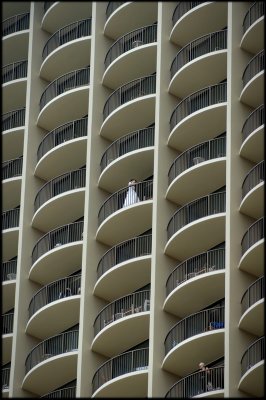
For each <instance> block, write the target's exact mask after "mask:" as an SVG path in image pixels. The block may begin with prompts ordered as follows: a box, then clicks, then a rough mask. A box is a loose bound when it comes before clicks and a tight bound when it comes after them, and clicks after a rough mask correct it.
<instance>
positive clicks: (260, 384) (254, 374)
mask: <svg viewBox="0 0 266 400" xmlns="http://www.w3.org/2000/svg"><path fill="white" fill-rule="evenodd" d="M264 358H265V338H264V336H262V337H261V338H259V339H258V340H256V341H255V342H254V343H252V344H251V345H250V346H249V347H248V349H247V350H246V351H245V353H244V355H243V357H242V359H241V374H242V377H241V379H240V382H239V385H238V389H239V390H241V391H243V392H245V393H248V394H249V395H251V396H255V397H263V396H264Z"/></svg>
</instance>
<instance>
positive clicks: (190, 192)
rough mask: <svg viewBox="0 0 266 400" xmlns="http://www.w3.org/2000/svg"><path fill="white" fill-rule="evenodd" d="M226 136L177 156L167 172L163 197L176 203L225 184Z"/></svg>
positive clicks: (183, 201) (198, 145)
mask: <svg viewBox="0 0 266 400" xmlns="http://www.w3.org/2000/svg"><path fill="white" fill-rule="evenodd" d="M225 167H226V137H225V136H224V137H220V138H215V139H211V140H208V141H206V142H203V143H200V144H197V145H196V146H193V147H191V148H190V149H188V150H187V151H184V152H183V153H182V154H180V155H179V156H178V157H177V158H176V159H175V160H174V162H173V163H172V165H171V167H170V169H169V172H168V183H169V186H168V189H167V192H166V198H167V199H168V200H171V201H172V202H174V203H176V204H185V203H187V202H188V201H190V200H191V199H194V198H197V197H199V196H203V195H206V194H208V193H210V192H213V191H214V190H216V189H218V188H219V187H222V186H224V185H225Z"/></svg>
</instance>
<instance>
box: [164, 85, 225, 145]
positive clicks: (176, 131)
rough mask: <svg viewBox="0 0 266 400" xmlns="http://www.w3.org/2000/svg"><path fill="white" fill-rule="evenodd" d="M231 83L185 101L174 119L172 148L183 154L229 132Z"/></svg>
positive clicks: (171, 129) (173, 115)
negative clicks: (228, 93) (228, 100)
mask: <svg viewBox="0 0 266 400" xmlns="http://www.w3.org/2000/svg"><path fill="white" fill-rule="evenodd" d="M226 92H227V83H226V82H223V83H219V84H217V85H213V86H208V87H206V88H204V89H201V90H199V91H197V92H195V93H192V94H191V95H189V96H187V97H186V98H185V99H183V100H181V101H180V102H179V103H178V104H177V106H176V108H175V109H174V111H173V112H172V115H171V118H170V135H169V138H168V143H167V144H168V146H170V147H173V148H174V149H177V150H179V151H184V150H187V149H188V148H189V147H191V146H193V145H196V144H198V143H199V142H201V141H204V140H209V139H213V138H215V137H216V136H218V135H219V134H221V133H223V132H225V131H226V109H227V93H226Z"/></svg>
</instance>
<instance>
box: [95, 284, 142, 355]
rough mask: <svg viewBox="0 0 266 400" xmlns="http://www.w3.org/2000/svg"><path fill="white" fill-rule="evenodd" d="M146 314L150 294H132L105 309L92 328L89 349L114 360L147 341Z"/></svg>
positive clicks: (140, 292)
mask: <svg viewBox="0 0 266 400" xmlns="http://www.w3.org/2000/svg"><path fill="white" fill-rule="evenodd" d="M149 310H150V290H143V291H139V292H134V293H132V294H130V295H127V296H124V297H121V298H120V299H117V300H115V301H113V302H112V303H110V304H108V305H107V306H105V307H104V308H103V309H102V310H101V311H100V313H99V314H98V315H97V317H96V318H95V321H94V324H93V326H94V336H95V337H94V340H93V342H92V346H91V349H92V350H93V351H95V352H97V353H100V354H103V355H105V356H107V357H113V356H114V355H116V354H117V353H120V352H123V351H125V350H126V349H128V348H130V347H133V346H134V345H136V344H138V343H140V342H143V341H144V340H146V339H147V338H148V336H149V321H150V313H149ZM133 332H134V334H133Z"/></svg>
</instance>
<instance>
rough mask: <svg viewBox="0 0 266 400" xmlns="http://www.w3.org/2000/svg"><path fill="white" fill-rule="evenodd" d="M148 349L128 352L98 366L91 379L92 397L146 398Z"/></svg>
mask: <svg viewBox="0 0 266 400" xmlns="http://www.w3.org/2000/svg"><path fill="white" fill-rule="evenodd" d="M148 365H149V348H144V349H138V350H132V351H128V352H126V353H123V354H120V355H119V356H116V357H113V358H111V360H108V361H107V362H106V363H104V364H103V365H101V366H100V368H98V370H97V371H96V372H95V374H94V376H93V379H92V393H93V394H92V397H121V396H122V397H123V396H124V397H128V395H129V393H128V390H129V388H130V397H147V392H148Z"/></svg>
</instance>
